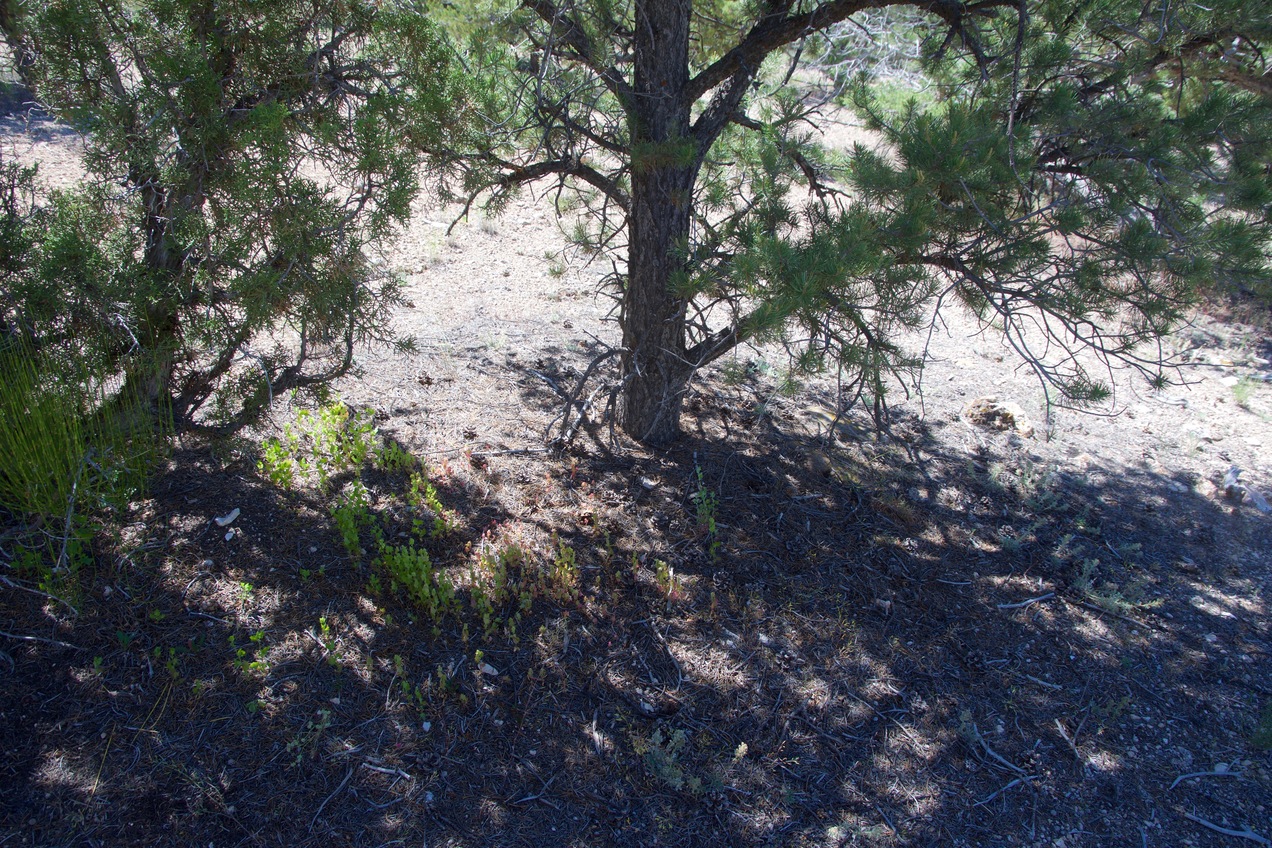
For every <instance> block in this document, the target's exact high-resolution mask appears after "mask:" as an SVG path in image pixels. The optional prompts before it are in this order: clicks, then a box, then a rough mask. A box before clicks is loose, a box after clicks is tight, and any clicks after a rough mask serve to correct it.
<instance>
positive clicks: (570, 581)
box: [545, 533, 581, 604]
mask: <svg viewBox="0 0 1272 848" xmlns="http://www.w3.org/2000/svg"><path fill="white" fill-rule="evenodd" d="M552 549H553V552H552V561H551V562H550V563H549V564H548V572H547V575H546V577H547V585H546V587H545V588H546V590H547V595H548V596H549V597H551V598H552V599H553V600H555V601H556V602H557V603H560V604H568V603H571V602H573V601H577V600H578V599H579V591H580V589H581V586H580V585H579V583H580V577H581V574H580V571H579V564H578V557H577V555H576V554H575V552H574V548H572V547H570V546H569V545H568V544H566V542H565V540H564V539H562V538H561V537H559V536H558V535H557V534H556V533H553V534H552Z"/></svg>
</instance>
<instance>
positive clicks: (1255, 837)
mask: <svg viewBox="0 0 1272 848" xmlns="http://www.w3.org/2000/svg"><path fill="white" fill-rule="evenodd" d="M1184 818H1186V819H1188V820H1189V821H1195V822H1196V823H1197V824H1199V825H1201V826H1202V827H1207V828H1210V829H1211V830H1213V831H1214V832H1215V833H1222V834H1223V835H1224V836H1235V837H1237V838H1238V839H1249V840H1250V841H1251V842H1257V843H1259V844H1260V845H1272V842H1269V841H1268V840H1267V839H1265V838H1264V837H1262V836H1260V835H1259V834H1257V833H1255V832H1254V831H1253V830H1251V829H1250V828H1248V827H1245V828H1242V829H1241V830H1233V829H1232V828H1229V827H1220V826H1219V825H1217V824H1215V823H1214V822H1208V821H1206V820H1205V819H1203V818H1202V817H1201V816H1194V815H1193V814H1192V813H1184Z"/></svg>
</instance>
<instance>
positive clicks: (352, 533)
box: [331, 480, 374, 562]
mask: <svg viewBox="0 0 1272 848" xmlns="http://www.w3.org/2000/svg"><path fill="white" fill-rule="evenodd" d="M331 518H332V520H333V521H335V523H336V530H337V531H338V532H339V533H340V541H341V543H342V544H343V545H344V547H345V550H346V551H348V552H349V557H350V558H351V559H353V560H354V561H355V562H356V561H357V560H358V559H359V558H361V556H362V545H361V538H360V534H361V532H362V529H363V528H364V527H368V526H370V525H371V523H372V522H373V521H374V518H373V517H372V515H371V505H370V500H369V498H368V494H367V487H366V486H364V485H363V484H362V482H361V481H360V480H359V481H355V482H354V483H353V484H352V485H351V486H349V488H348V489H346V490H345V491H344V492H342V493H341V495H340V497H339V498H338V499H337V500H336V503H335V504H334V505H333V506H332V507H331Z"/></svg>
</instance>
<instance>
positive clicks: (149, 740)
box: [0, 362, 1272, 846]
mask: <svg viewBox="0 0 1272 848" xmlns="http://www.w3.org/2000/svg"><path fill="white" fill-rule="evenodd" d="M556 368H557V370H555V371H553V372H550V373H549V372H548V371H545V370H544V369H543V368H538V367H531V366H521V367H510V368H509V369H508V375H509V379H510V380H512V381H513V382H514V383H515V384H516V385H517V386H518V387H519V390H520V392H521V403H522V406H523V407H524V408H525V409H527V410H531V411H532V414H533V415H537V416H538V417H539V418H540V419H541V420H542V422H543V423H544V424H545V425H546V423H547V422H548V421H549V420H550V419H551V417H552V416H553V415H554V414H555V413H556V412H557V411H559V407H560V397H559V394H558V391H554V388H553V386H554V385H556V387H557V389H558V390H560V389H563V388H565V387H566V386H567V385H572V380H571V379H569V378H570V377H571V375H573V377H575V378H577V375H578V374H580V373H581V372H582V363H581V362H580V363H574V364H573V365H568V366H563V365H560V364H559V363H558V365H557V366H556ZM571 369H572V370H571ZM545 377H550V378H551V379H545ZM565 391H568V388H566V389H565ZM758 391H759V388H758V387H757V384H755V383H748V382H747V381H746V380H743V381H742V382H740V383H738V384H735V385H728V384H724V383H712V384H708V386H707V387H706V388H704V389H703V390H702V391H697V392H694V393H693V394H692V395H691V396H690V397H689V398H688V399H687V407H688V417H687V418H686V425H687V430H688V431H689V433H690V435H689V436H687V437H686V438H685V439H684V441H683V442H682V443H681V444H679V445H677V446H676V447H675V449H673V450H671V451H668V452H666V453H663V454H658V455H652V454H648V453H644V452H641V451H639V450H635V449H632V448H630V447H629V448H625V449H624V450H621V451H617V452H611V451H610V450H609V449H608V447H607V442H608V433H607V431H606V430H605V428H603V427H601V428H593V430H592V431H588V430H587V428H585V430H584V432H583V433H581V434H580V435H579V437H578V438H577V439H576V441H575V443H574V446H573V447H571V448H570V449H569V450H567V451H566V452H565V453H564V454H563V455H552V454H548V453H542V452H537V453H536V452H515V451H512V452H503V451H495V450H492V449H489V448H487V447H485V446H483V445H482V443H481V442H480V441H475V442H474V443H473V444H472V445H471V446H470V447H468V448H467V449H466V450H457V451H455V452H452V453H451V454H450V455H448V456H446V457H433V458H431V459H430V460H429V462H428V465H429V474H430V479H431V480H432V481H433V482H434V483H435V485H436V489H437V492H438V496H439V497H440V499H441V501H442V502H443V503H445V504H446V506H447V507H448V508H449V509H451V510H454V512H455V515H456V527H455V529H454V531H453V532H451V533H447V534H440V535H438V536H436V537H431V538H429V539H428V540H426V541H422V542H421V546H422V547H424V548H425V549H427V550H428V552H429V554H430V557H431V561H432V562H433V563H435V564H437V565H439V566H441V567H443V568H446V569H449V570H450V571H451V572H453V577H454V580H455V582H456V584H457V585H458V586H459V587H460V591H459V607H458V610H457V611H456V612H453V613H450V614H447V615H444V616H442V617H440V618H437V619H430V618H429V617H428V616H426V615H424V614H423V613H422V612H420V610H419V609H418V608H417V607H413V606H412V605H411V604H410V603H408V602H407V601H406V600H405V599H404V597H403V596H402V593H400V592H399V593H396V594H395V593H394V592H393V591H392V588H391V586H390V580H389V579H388V577H387V576H386V575H385V574H384V573H383V571H382V570H381V569H380V568H379V567H378V566H376V565H375V564H374V562H373V561H374V559H375V557H374V555H373V554H368V555H366V556H359V557H356V558H354V557H351V556H350V555H349V554H348V553H347V552H346V550H345V548H344V547H343V546H342V544H341V541H340V536H339V533H338V530H337V528H336V527H335V525H334V523H333V520H332V518H331V517H330V516H331V512H330V507H331V505H332V503H333V500H334V498H335V495H334V493H335V492H338V491H341V488H342V486H347V485H348V484H349V483H350V482H351V480H352V476H350V477H347V478H345V479H342V480H335V481H333V485H332V487H331V490H330V492H329V493H325V494H324V493H321V492H319V491H317V490H316V489H314V488H312V487H310V488H307V489H301V490H299V491H297V492H285V491H283V490H280V489H279V488H278V487H277V486H275V485H273V484H271V483H270V482H269V481H268V480H267V479H265V477H264V476H263V475H262V474H260V473H258V471H257V470H256V463H257V460H258V458H259V452H258V446H256V445H254V444H252V443H250V442H247V441H233V440H231V441H220V442H209V441H204V440H201V439H198V438H194V437H187V438H186V439H184V440H182V441H181V442H180V443H179V444H178V445H177V446H176V448H175V449H174V452H173V455H172V457H171V461H170V462H169V463H168V464H167V467H166V469H165V470H164V471H162V472H161V473H159V474H158V475H157V477H156V479H155V480H154V483H153V486H152V490H151V493H150V499H149V500H148V501H146V502H144V503H140V504H138V505H137V508H136V511H135V514H134V515H132V516H130V519H129V522H128V523H127V524H126V525H125V527H124V529H123V532H122V534H121V536H120V538H119V539H118V540H116V541H114V542H113V543H109V544H103V546H102V549H101V550H100V551H99V556H98V558H97V563H96V566H95V567H93V568H89V569H86V570H85V571H84V573H83V574H82V575H81V576H82V581H81V583H82V586H81V593H80V594H79V595H78V596H77V597H75V598H72V599H69V600H70V601H71V602H72V603H74V604H75V605H76V606H77V607H78V610H79V615H78V616H74V617H72V616H69V615H67V614H66V610H65V607H64V606H63V605H61V604H58V603H56V602H51V601H46V600H45V599H44V598H43V597H41V596H40V595H38V594H33V593H31V592H21V591H16V590H15V591H9V592H7V594H5V595H3V596H0V610H2V613H0V615H2V616H3V619H2V620H3V622H4V624H5V636H4V638H3V644H2V645H0V647H3V650H4V654H3V655H0V663H2V664H3V666H4V667H3V668H0V672H3V673H4V674H5V676H6V680H5V685H4V686H3V687H2V694H0V744H3V746H4V749H5V751H6V752H7V753H6V757H5V760H4V764H3V766H0V784H2V786H3V793H2V794H3V798H4V804H3V808H2V810H0V832H3V834H4V838H3V839H2V840H0V842H8V841H10V840H12V844H47V845H53V844H59V845H60V844H67V845H69V844H75V845H125V844H134V843H135V844H147V845H154V844H196V843H197V844H200V845H204V844H217V845H287V846H304V845H388V844H417V843H418V844H429V845H433V844H441V843H442V840H449V843H448V844H452V845H526V844H533V845H540V844H543V845H580V846H582V845H589V846H590V845H596V844H618V845H659V846H663V845H667V846H672V845H759V844H777V845H870V846H875V845H880V846H882V845H902V844H904V845H933V846H935V845H943V846H948V845H1030V844H1039V845H1041V844H1047V845H1059V844H1062V843H1061V842H1059V841H1058V840H1063V844H1064V845H1068V846H1074V845H1088V844H1090V845H1095V844H1117V845H1126V844H1135V845H1178V844H1183V837H1184V836H1185V835H1186V836H1187V838H1188V839H1190V840H1191V843H1190V844H1194V845H1220V844H1230V843H1229V842H1227V841H1226V840H1229V839H1230V838H1231V837H1228V836H1224V835H1223V834H1221V833H1219V832H1218V831H1216V830H1214V829H1212V828H1209V827H1207V826H1206V825H1204V824H1198V823H1197V820H1198V819H1200V820H1203V821H1204V822H1207V823H1209V824H1210V825H1213V827H1224V828H1228V829H1230V830H1239V829H1240V828H1243V827H1246V826H1249V827H1253V828H1254V829H1255V830H1256V831H1258V830H1260V827H1261V826H1263V825H1265V824H1266V822H1267V821H1268V816H1267V808H1266V804H1267V799H1268V798H1269V797H1272V777H1270V775H1269V771H1270V769H1272V761H1270V759H1269V755H1268V753H1267V751H1266V749H1265V750H1260V749H1258V748H1257V747H1255V745H1254V744H1252V739H1257V738H1258V737H1257V734H1258V732H1259V730H1258V720H1259V709H1260V706H1261V704H1263V703H1266V702H1267V699H1268V698H1269V697H1270V696H1272V682H1270V681H1269V672H1268V647H1269V641H1270V637H1272V634H1270V633H1269V629H1268V616H1267V609H1266V604H1265V600H1264V596H1265V593H1266V591H1267V585H1268V573H1269V568H1268V565H1269V564H1268V561H1267V559H1266V556H1265V555H1263V553H1262V551H1265V550H1267V542H1268V533H1267V522H1266V521H1265V520H1262V519H1259V518H1257V517H1252V515H1253V514H1252V513H1247V511H1245V510H1244V509H1243V508H1240V507H1237V506H1235V505H1231V504H1228V505H1225V504H1223V503H1221V502H1215V501H1214V500H1211V499H1208V498H1203V497H1201V496H1200V495H1198V494H1196V492H1195V491H1194V484H1195V483H1196V482H1197V481H1186V480H1180V481H1174V480H1163V479H1160V478H1154V477H1152V476H1151V475H1148V474H1139V473H1135V472H1132V471H1126V470H1122V469H1118V470H1112V469H1109V470H1104V471H1103V472H1102V473H1101V472H1099V470H1096V471H1093V472H1091V473H1087V474H1079V473H1074V472H1065V471H1062V470H1056V469H1054V468H1048V467H1045V466H1042V465H1038V464H1035V462H1034V460H1033V459H1032V458H1031V456H1030V452H1029V448H1028V445H1027V444H1022V443H1020V442H1019V440H1013V439H1012V438H1010V437H1007V436H997V437H993V438H989V439H987V440H986V441H985V443H984V446H983V447H982V448H981V449H979V450H977V451H974V452H971V453H969V452H967V451H966V450H963V449H962V448H960V447H959V446H958V445H956V444H953V443H951V441H950V440H949V439H948V438H947V436H946V435H945V434H942V433H941V432H938V431H933V430H930V429H928V428H927V427H925V426H924V425H923V424H921V423H920V422H917V421H914V420H905V419H901V420H896V421H894V422H893V426H892V431H891V434H890V435H889V436H887V437H886V438H882V439H876V438H873V437H871V436H869V435H868V434H867V431H866V430H865V429H864V428H862V427H858V429H856V430H846V431H844V432H847V433H850V434H853V435H850V437H849V438H848V439H847V440H846V441H845V440H843V439H840V438H834V439H831V440H829V441H826V440H823V439H817V438H814V437H812V436H811V435H808V434H807V432H806V430H805V428H802V427H801V426H798V424H799V414H798V409H797V408H796V406H795V405H794V404H787V403H785V402H783V401H782V400H781V399H780V398H779V397H777V396H775V395H772V394H771V393H770V394H767V395H765V403H764V404H763V405H760V406H757V405H756V404H755V403H754V400H755V397H756V392H758ZM382 429H385V430H391V429H392V421H391V420H388V421H383V422H382ZM531 447H534V446H531ZM359 473H360V476H361V479H362V482H363V483H364V484H365V485H366V487H367V490H368V492H369V497H370V509H371V512H372V513H373V514H375V515H376V516H377V517H378V521H379V522H380V525H379V526H381V527H382V528H383V532H384V533H385V535H386V536H387V537H388V538H389V539H391V540H392V539H399V538H402V536H401V534H405V533H409V532H410V530H411V526H412V520H413V514H412V513H411V511H410V510H409V509H407V508H406V507H404V506H403V501H402V492H403V491H405V489H407V488H408V487H409V481H408V478H407V475H406V474H405V473H390V472H382V471H370V470H367V471H362V472H359ZM235 507H237V508H238V509H240V511H241V512H240V516H239V518H238V519H237V520H236V521H235V522H234V523H233V524H231V525H229V526H228V527H221V526H218V524H217V523H216V522H215V521H214V519H215V518H216V517H218V516H223V515H225V514H226V513H228V512H229V510H230V509H231V508H235ZM416 517H418V516H416ZM363 541H364V542H365V544H366V546H368V547H370V546H371V545H372V541H371V540H370V539H369V538H368V537H367V536H366V534H365V532H364V535H363ZM514 542H515V543H516V544H518V545H521V546H522V547H523V548H524V550H525V551H526V552H527V562H528V563H530V564H531V565H532V566H533V567H534V568H537V569H542V570H545V571H550V570H551V569H552V568H553V567H554V566H559V565H560V562H561V557H562V556H563V551H565V550H567V549H568V550H569V551H570V552H572V554H573V556H574V558H575V561H576V564H577V566H578V574H577V582H576V583H575V588H576V593H575V594H574V595H573V596H557V597H553V596H550V595H548V594H545V593H540V594H537V595H536V596H535V597H532V598H531V600H530V602H529V604H528V605H527V606H525V607H524V609H523V608H522V607H520V606H519V604H520V603H521V602H520V601H516V602H514V603H513V604H510V605H505V606H503V607H501V608H499V609H497V610H495V613H494V619H495V621H496V622H497V623H498V624H497V626H496V628H495V631H494V632H493V633H492V634H491V635H487V634H486V631H485V628H484V626H483V624H484V622H483V621H482V619H481V615H480V611H479V609H478V608H477V605H476V601H475V600H474V598H473V596H472V595H471V593H469V592H468V591H467V590H466V589H465V588H464V587H465V585H466V583H465V581H466V579H467V577H466V573H467V572H466V569H467V570H468V571H471V569H472V568H473V563H474V562H475V561H476V560H475V558H476V557H479V555H480V553H481V552H482V551H483V550H487V551H493V550H496V549H506V547H507V545H508V544H511V543H514ZM501 546H502V548H501ZM5 556H6V558H7V559H10V560H11V559H12V557H11V556H10V551H9V550H6V551H5ZM18 582H19V583H20V585H23V586H25V587H27V588H33V587H32V586H31V581H30V580H29V579H23V580H21V581H18ZM516 610H522V611H523V615H522V616H521V618H520V619H519V624H518V626H517V634H516V638H515V639H514V638H513V636H512V635H511V634H510V633H509V632H508V629H507V627H506V623H507V621H508V620H510V619H512V618H513V616H514V612H515V611H516ZM23 637H25V638H23ZM1216 764H1221V765H1222V766H1223V768H1222V775H1223V776H1221V777H1215V776H1214V774H1213V773H1214V772H1215V771H1216V770H1217V767H1216ZM1194 772H1211V773H1212V774H1211V775H1210V776H1209V777H1193V778H1188V779H1186V780H1185V781H1183V782H1181V783H1179V784H1178V785H1173V782H1174V781H1175V779H1176V778H1177V777H1179V776H1181V775H1185V774H1189V773H1194ZM1190 816H1191V817H1192V818H1189V817H1190ZM1263 835H1264V836H1272V834H1268V833H1267V832H1266V827H1263Z"/></svg>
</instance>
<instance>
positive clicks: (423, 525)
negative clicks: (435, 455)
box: [407, 471, 457, 539]
mask: <svg viewBox="0 0 1272 848" xmlns="http://www.w3.org/2000/svg"><path fill="white" fill-rule="evenodd" d="M407 502H408V503H410V504H411V506H413V507H415V508H416V509H417V510H419V511H421V512H423V513H424V515H421V516H418V517H416V518H415V519H413V520H412V523H411V525H412V530H413V532H414V533H415V536H416V537H417V538H421V539H423V538H427V537H431V538H434V539H437V538H441V537H442V536H446V535H449V534H450V533H452V532H454V530H455V528H456V526H457V519H456V516H455V513H454V511H453V510H449V509H446V507H445V506H443V505H442V499H441V497H440V496H439V495H438V494H437V488H436V487H435V486H434V485H433V483H432V481H430V480H429V479H428V474H427V472H426V471H418V472H416V473H415V474H412V475H411V489H410V492H409V494H408V495H407Z"/></svg>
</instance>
